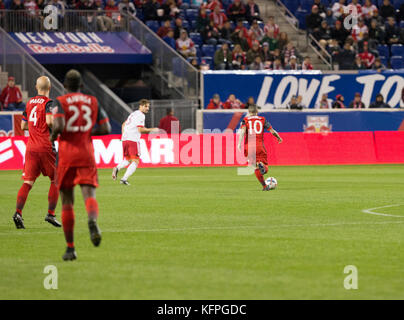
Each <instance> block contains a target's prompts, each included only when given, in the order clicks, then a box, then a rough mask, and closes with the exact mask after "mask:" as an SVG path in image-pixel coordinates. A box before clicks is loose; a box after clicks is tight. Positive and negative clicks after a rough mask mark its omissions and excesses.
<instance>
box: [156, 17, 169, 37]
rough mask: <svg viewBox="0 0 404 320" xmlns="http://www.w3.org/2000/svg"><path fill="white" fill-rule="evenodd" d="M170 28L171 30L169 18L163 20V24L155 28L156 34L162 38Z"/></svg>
mask: <svg viewBox="0 0 404 320" xmlns="http://www.w3.org/2000/svg"><path fill="white" fill-rule="evenodd" d="M170 30H172V28H171V20H170V19H167V20H165V21H164V24H163V25H162V26H161V27H160V28H159V29H158V30H157V35H158V36H159V37H160V38H164V37H165V36H166V35H167V33H168V31H170Z"/></svg>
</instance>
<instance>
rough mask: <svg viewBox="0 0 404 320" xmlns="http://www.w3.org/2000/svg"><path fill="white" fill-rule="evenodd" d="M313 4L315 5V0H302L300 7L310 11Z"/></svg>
mask: <svg viewBox="0 0 404 320" xmlns="http://www.w3.org/2000/svg"><path fill="white" fill-rule="evenodd" d="M312 6H313V0H301V1H300V7H301V8H302V9H303V10H307V11H308V12H311V7H312ZM288 9H289V8H288Z"/></svg>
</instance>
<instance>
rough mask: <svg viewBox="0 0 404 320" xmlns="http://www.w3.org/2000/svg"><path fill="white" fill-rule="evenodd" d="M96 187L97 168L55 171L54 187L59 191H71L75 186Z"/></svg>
mask: <svg viewBox="0 0 404 320" xmlns="http://www.w3.org/2000/svg"><path fill="white" fill-rule="evenodd" d="M77 184H79V185H83V184H86V185H90V186H93V187H95V188H96V187H98V174H97V168H96V167H95V166H93V167H61V166H58V167H57V169H56V185H57V186H58V188H59V189H71V188H73V187H74V186H75V185H77Z"/></svg>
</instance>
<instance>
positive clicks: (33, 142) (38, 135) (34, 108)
mask: <svg viewBox="0 0 404 320" xmlns="http://www.w3.org/2000/svg"><path fill="white" fill-rule="evenodd" d="M50 88H51V83H50V80H49V78H48V77H45V76H42V77H39V78H38V79H37V81H36V90H37V92H38V95H37V96H35V97H33V98H31V99H29V100H28V102H27V104H26V107H25V110H24V113H23V117H22V121H21V129H22V130H28V132H29V138H28V143H27V149H26V152H25V163H24V172H23V174H22V179H23V180H24V183H23V184H22V186H21V188H20V190H19V191H18V195H17V205H16V209H15V211H16V212H15V214H14V216H13V220H14V223H15V226H16V227H17V229H25V226H24V222H23V218H22V209H23V208H24V205H25V202H26V201H27V197H28V193H29V192H30V190H31V188H32V186H33V184H34V183H35V180H36V179H37V178H38V177H39V175H40V174H41V173H42V174H43V175H44V176H47V177H49V179H50V181H51V185H50V188H49V193H48V203H49V204H48V214H47V216H46V217H45V221H47V222H49V223H50V224H52V225H53V226H55V227H61V226H62V225H61V224H60V222H59V221H57V220H56V218H55V208H56V204H57V202H58V196H59V193H58V189H57V187H56V185H55V181H54V179H55V169H56V168H55V166H56V151H55V148H54V146H53V143H51V142H50V141H49V137H50V128H51V127H52V113H51V105H52V100H51V99H49V92H50Z"/></svg>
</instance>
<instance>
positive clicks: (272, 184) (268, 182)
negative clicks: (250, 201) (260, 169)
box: [265, 177, 278, 190]
mask: <svg viewBox="0 0 404 320" xmlns="http://www.w3.org/2000/svg"><path fill="white" fill-rule="evenodd" d="M265 183H266V185H267V186H269V189H270V190H272V189H275V188H276V186H277V185H278V181H276V179H275V178H274V177H269V178H268V179H266V180H265Z"/></svg>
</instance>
